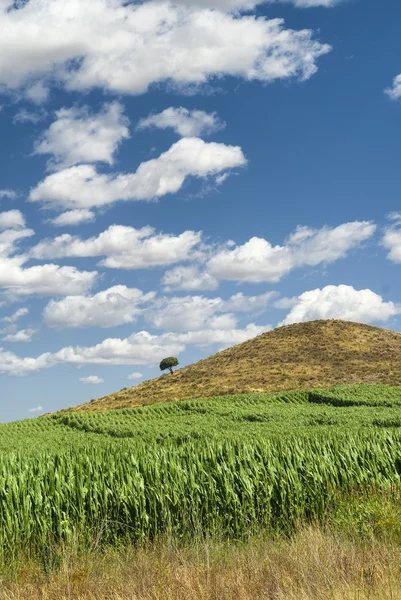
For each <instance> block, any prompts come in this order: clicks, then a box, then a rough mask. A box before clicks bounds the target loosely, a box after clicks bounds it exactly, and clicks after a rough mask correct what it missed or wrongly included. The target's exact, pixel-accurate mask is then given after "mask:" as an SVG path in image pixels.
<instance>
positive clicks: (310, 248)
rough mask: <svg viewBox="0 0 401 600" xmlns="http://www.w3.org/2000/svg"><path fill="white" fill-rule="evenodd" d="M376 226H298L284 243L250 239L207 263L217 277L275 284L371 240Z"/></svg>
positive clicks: (208, 268) (350, 224)
mask: <svg viewBox="0 0 401 600" xmlns="http://www.w3.org/2000/svg"><path fill="white" fill-rule="evenodd" d="M375 230H376V226H375V225H374V224H372V223H370V222H368V221H361V222H359V221H355V222H352V223H344V224H342V225H339V226H338V227H335V228H330V227H323V228H322V229H319V230H314V229H310V228H308V227H298V228H297V229H296V231H295V232H294V233H293V234H292V235H291V236H290V237H289V238H288V239H287V240H286V243H285V245H284V246H279V245H277V246H272V245H271V244H270V242H268V241H267V240H265V239H263V238H257V237H254V238H251V239H250V240H249V241H248V242H246V243H245V244H243V245H242V246H236V247H234V248H231V247H228V248H225V249H222V250H220V251H219V252H217V254H216V255H215V256H213V257H212V258H211V259H210V260H209V261H208V263H207V271H208V272H209V273H210V274H211V275H212V276H213V277H215V278H216V279H227V280H232V281H248V282H252V283H261V282H269V283H276V282H277V281H280V279H281V278H282V277H284V275H286V274H287V273H289V272H290V271H291V270H292V269H294V268H296V267H302V266H316V265H319V264H325V263H330V262H333V261H336V260H338V259H340V258H343V257H344V256H346V254H347V253H348V252H349V251H350V250H352V249H353V248H356V247H358V246H359V245H360V244H361V243H362V242H364V241H365V240H367V239H369V238H370V237H371V236H372V235H373V234H374V232H375Z"/></svg>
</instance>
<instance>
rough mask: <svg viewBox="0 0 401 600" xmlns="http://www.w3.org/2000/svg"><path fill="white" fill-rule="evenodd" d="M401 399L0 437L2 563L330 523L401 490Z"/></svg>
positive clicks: (199, 412) (71, 417)
mask: <svg viewBox="0 0 401 600" xmlns="http://www.w3.org/2000/svg"><path fill="white" fill-rule="evenodd" d="M400 428H401V388H393V387H389V386H384V385H359V386H342V387H337V388H325V389H316V390H312V391H300V392H286V393H275V394H251V395H243V396H241V395H236V396H226V397H221V398H209V399H202V400H193V401H181V402H175V403H165V404H157V405H151V406H147V407H143V408H137V409H122V410H116V411H108V412H94V413H61V414H56V415H53V416H50V417H43V418H39V419H35V420H29V421H22V422H17V423H9V424H3V425H1V426H0V450H1V457H2V460H1V464H0V551H1V554H2V557H3V560H5V561H6V560H8V558H10V557H11V556H13V555H15V554H18V553H21V552H23V553H27V554H31V555H40V553H43V552H47V550H48V548H49V545H52V546H53V547H54V546H57V545H59V544H64V545H65V544H67V545H68V544H69V543H74V544H78V545H80V546H82V547H83V548H84V547H89V546H90V545H91V544H92V543H93V539H94V538H96V539H97V540H100V541H101V542H102V543H103V544H113V545H115V544H118V543H120V542H122V541H127V540H133V541H135V542H137V541H139V542H141V541H145V540H149V539H155V538H157V537H159V536H165V535H168V536H172V537H174V538H176V539H189V538H191V537H193V536H198V535H200V536H205V535H208V536H209V535H210V536H213V535H216V536H222V535H223V536H229V537H230V538H235V539H238V538H241V537H243V536H247V535H250V534H251V533H253V532H254V533H257V532H259V531H261V530H267V531H271V532H283V533H290V532H291V530H292V529H293V528H294V527H295V526H296V524H297V523H299V522H305V521H306V522H310V521H315V520H317V521H319V522H323V521H324V519H325V517H326V515H327V513H328V511H329V510H331V509H332V507H333V505H334V504H335V502H337V501H339V499H344V497H345V496H346V495H347V494H351V493H355V491H360V492H366V491H369V490H378V489H380V490H386V489H395V488H396V487H397V488H398V486H399V484H400V474H401V429H400Z"/></svg>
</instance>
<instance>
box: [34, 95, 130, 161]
mask: <svg viewBox="0 0 401 600" xmlns="http://www.w3.org/2000/svg"><path fill="white" fill-rule="evenodd" d="M123 111H124V107H123V106H122V105H121V104H120V103H119V102H113V103H111V104H105V105H104V106H103V109H102V110H101V111H100V112H99V113H95V114H93V113H91V111H90V109H89V107H88V106H84V107H82V108H62V109H61V110H58V111H57V112H56V120H55V121H54V122H53V123H52V124H51V125H50V127H49V128H48V129H47V130H46V131H45V132H44V133H43V135H42V136H41V138H40V139H39V140H38V142H37V143H36V144H35V150H34V153H35V154H51V155H52V158H51V159H50V160H49V162H48V168H49V169H51V170H59V169H64V168H66V167H70V166H72V165H76V164H79V163H95V162H105V163H108V164H110V165H111V164H113V158H114V153H115V152H116V150H117V148H118V146H119V145H120V143H121V142H122V140H124V139H127V138H129V137H130V133H129V129H128V125H129V121H128V119H127V117H125V116H124V114H123Z"/></svg>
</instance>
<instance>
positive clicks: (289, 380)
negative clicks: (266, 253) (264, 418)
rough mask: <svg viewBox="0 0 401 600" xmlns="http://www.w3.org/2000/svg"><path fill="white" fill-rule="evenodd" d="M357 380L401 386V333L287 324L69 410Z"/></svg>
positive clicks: (327, 323)
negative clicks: (178, 368) (191, 363)
mask: <svg viewBox="0 0 401 600" xmlns="http://www.w3.org/2000/svg"><path fill="white" fill-rule="evenodd" d="M355 383H383V384H388V385H395V386H398V385H401V333H397V332H394V331H390V330H387V329H382V328H379V327H373V326H370V325H363V324H361V323H353V322H349V321H337V320H332V321H311V322H308V323H297V324H295V325H287V326H285V327H279V328H277V329H274V330H272V331H269V332H268V333H264V334H262V335H260V336H258V337H256V338H254V339H252V340H249V341H247V342H244V343H243V344H239V345H238V346H234V347H232V348H229V349H227V350H224V351H222V352H219V353H217V354H215V355H213V356H210V357H208V358H206V359H203V360H201V361H199V362H197V363H195V364H193V365H190V366H188V367H184V368H183V369H180V370H177V371H176V372H174V374H173V375H171V374H165V375H162V376H161V377H158V378H156V379H153V380H149V381H145V382H143V383H141V384H140V385H137V386H135V387H132V388H126V389H123V390H121V391H119V392H116V393H114V394H111V395H109V396H105V397H103V398H99V399H97V400H92V401H91V402H89V403H86V404H83V405H80V406H77V407H74V408H72V409H69V410H73V411H94V410H108V409H112V408H126V407H131V406H143V405H145V404H153V403H155V402H165V401H171V400H183V399H189V398H202V397H208V396H209V397H210V396H222V395H228V394H241V393H255V392H256V393H257V392H275V391H284V390H296V389H298V390H299V389H310V388H315V387H327V386H334V385H342V384H355Z"/></svg>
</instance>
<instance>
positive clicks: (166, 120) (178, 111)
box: [137, 106, 225, 137]
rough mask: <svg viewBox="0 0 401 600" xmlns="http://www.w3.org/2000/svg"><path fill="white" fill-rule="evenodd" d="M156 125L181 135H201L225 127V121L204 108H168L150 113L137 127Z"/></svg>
mask: <svg viewBox="0 0 401 600" xmlns="http://www.w3.org/2000/svg"><path fill="white" fill-rule="evenodd" d="M149 127H150V128H151V127H155V128H158V129H173V130H174V131H175V132H176V133H178V135H180V136H181V137H199V136H202V135H210V134H211V133H214V132H215V131H219V130H220V129H224V127H225V123H224V122H222V121H220V119H219V118H218V116H217V114H216V113H206V112H204V111H203V110H188V109H187V108H183V107H182V106H181V107H180V108H173V107H172V106H171V107H170V108H166V109H165V110H163V112H161V113H157V114H152V115H149V116H148V117H147V118H146V119H141V121H139V123H138V126H137V129H138V130H141V129H146V128H149Z"/></svg>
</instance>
